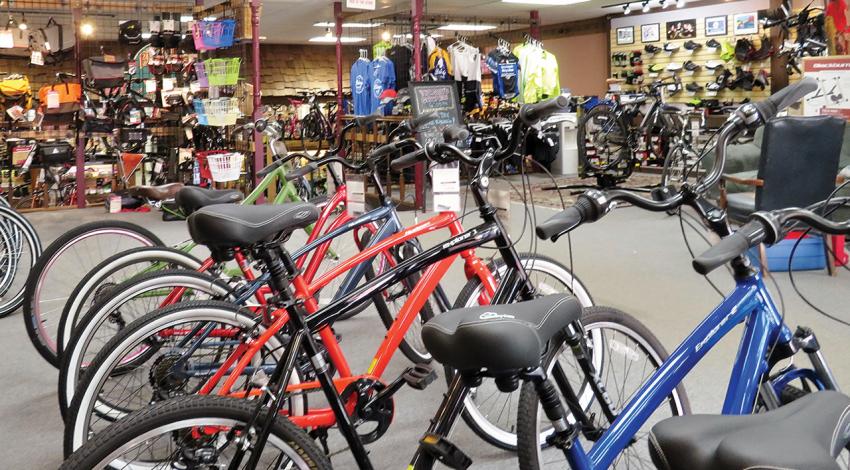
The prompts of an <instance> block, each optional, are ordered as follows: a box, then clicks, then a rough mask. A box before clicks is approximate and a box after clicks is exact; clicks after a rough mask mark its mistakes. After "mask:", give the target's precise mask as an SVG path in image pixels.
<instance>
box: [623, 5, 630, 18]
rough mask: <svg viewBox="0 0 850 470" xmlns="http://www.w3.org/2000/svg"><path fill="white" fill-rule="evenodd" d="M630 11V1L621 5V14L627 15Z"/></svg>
mask: <svg viewBox="0 0 850 470" xmlns="http://www.w3.org/2000/svg"><path fill="white" fill-rule="evenodd" d="M631 12H632V5H631V4H630V3H627V4H625V5H623V14H624V15H628V14H629V13H631Z"/></svg>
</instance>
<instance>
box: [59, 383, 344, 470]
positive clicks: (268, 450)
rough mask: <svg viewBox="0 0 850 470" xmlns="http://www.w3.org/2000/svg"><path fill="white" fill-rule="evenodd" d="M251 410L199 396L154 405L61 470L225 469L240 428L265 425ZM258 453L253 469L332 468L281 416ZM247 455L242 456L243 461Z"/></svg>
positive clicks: (98, 439)
mask: <svg viewBox="0 0 850 470" xmlns="http://www.w3.org/2000/svg"><path fill="white" fill-rule="evenodd" d="M256 408H257V406H256V404H255V403H254V402H252V401H246V400H235V399H230V398H221V397H202V396H194V397H182V398H175V399H173V400H169V401H166V402H162V403H158V404H156V405H153V406H151V407H149V408H145V409H143V410H140V411H138V412H136V413H134V414H132V415H130V416H128V417H127V418H126V419H125V420H122V421H120V422H118V423H116V424H114V425H113V426H111V427H110V428H109V430H108V432H103V433H100V434H98V435H97V437H95V438H94V439H92V440H91V441H89V442H88V443H87V444H86V445H85V446H84V447H82V448H80V449H79V450H78V451H77V452H74V454H73V455H71V456H70V457H69V458H68V460H66V461H65V463H63V464H62V466H61V467H60V469H62V470H89V469H92V468H140V467H141V468H202V467H203V468H229V467H228V465H229V463H230V460H231V458H232V453H233V452H234V451H235V450H236V449H238V448H241V447H242V446H241V444H240V442H242V441H241V440H239V441H237V439H242V438H243V436H245V435H246V434H248V433H247V432H244V431H243V430H245V431H247V430H248V429H249V428H248V426H249V423H252V424H253V428H252V429H262V428H263V425H264V424H265V420H264V418H265V414H262V415H261V417H260V419H259V420H258V421H256V422H254V421H253V420H252V417H253V416H254V413H255V411H256ZM200 430H203V432H200V433H199V431H200ZM252 450H253V449H252ZM260 451H261V452H263V454H262V455H261V457H260V460H259V465H258V467H257V468H280V469H283V468H286V469H290V468H291V469H321V470H330V469H331V464H330V461H329V460H328V458H327V456H325V455H324V453H323V452H322V450H321V449H319V448H318V446H317V445H316V443H315V442H313V440H312V439H311V438H310V436H308V435H307V433H306V432H304V431H303V430H301V429H299V428H298V427H296V426H295V425H294V424H292V422H290V421H289V420H288V419H286V418H284V417H280V416H278V417H276V418H275V421H274V423H273V424H272V425H271V433H270V434H269V438H268V442H267V444H266V445H265V446H263V448H262V449H261V450H260ZM250 455H251V453H250V452H246V454H245V460H243V462H245V461H247V458H248V457H249V456H250ZM201 456H203V461H202V462H201V461H199V460H200V458H201ZM136 460H139V465H138V466H136V465H134V462H135V461H136ZM240 468H242V467H240Z"/></svg>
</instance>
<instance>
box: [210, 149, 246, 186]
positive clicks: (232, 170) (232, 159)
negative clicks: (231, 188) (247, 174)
mask: <svg viewBox="0 0 850 470" xmlns="http://www.w3.org/2000/svg"><path fill="white" fill-rule="evenodd" d="M244 162H245V155H243V154H241V153H236V152H234V153H222V154H216V155H207V165H209V168H210V176H211V177H212V180H213V181H215V182H217V183H225V182H228V181H236V180H238V179H239V174H240V173H241V172H242V164H243V163H244Z"/></svg>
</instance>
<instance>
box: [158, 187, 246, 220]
mask: <svg viewBox="0 0 850 470" xmlns="http://www.w3.org/2000/svg"><path fill="white" fill-rule="evenodd" d="M174 199H175V201H177V205H178V206H180V209H182V210H183V213H184V214H186V215H190V214H192V213H193V212H195V211H196V210H198V209H200V208H202V207H206V206H211V205H213V204H232V203H236V202H239V201H241V200H242V193H241V192H239V191H238V190H236V189H204V188H199V187H197V186H186V187H185V188H183V189H181V190H180V191H178V192H177V195H176V196H175V198H174Z"/></svg>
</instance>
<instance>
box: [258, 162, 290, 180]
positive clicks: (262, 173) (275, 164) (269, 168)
mask: <svg viewBox="0 0 850 470" xmlns="http://www.w3.org/2000/svg"><path fill="white" fill-rule="evenodd" d="M284 161H285V160H275V161H273V162H271V163H270V164H269V165H268V166H266V167H265V168H263V169H262V170H260V171H258V172H257V176H259V177H260V178H265V177H266V176H268V175H269V173H271V172H273V171H275V170H277V169H278V167H280V166H281V165H283V162H284Z"/></svg>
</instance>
